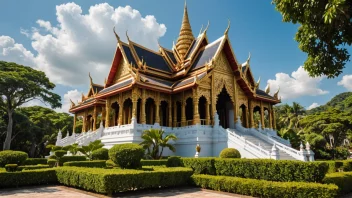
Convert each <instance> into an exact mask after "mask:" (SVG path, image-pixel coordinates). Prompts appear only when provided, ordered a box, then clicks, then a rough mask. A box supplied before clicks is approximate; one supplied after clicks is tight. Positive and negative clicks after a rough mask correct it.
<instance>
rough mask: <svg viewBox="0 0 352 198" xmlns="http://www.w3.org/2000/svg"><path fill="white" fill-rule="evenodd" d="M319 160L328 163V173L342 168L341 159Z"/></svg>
mask: <svg viewBox="0 0 352 198" xmlns="http://www.w3.org/2000/svg"><path fill="white" fill-rule="evenodd" d="M319 162H325V163H327V164H328V166H329V169H328V173H335V172H338V171H339V169H343V162H342V161H319Z"/></svg>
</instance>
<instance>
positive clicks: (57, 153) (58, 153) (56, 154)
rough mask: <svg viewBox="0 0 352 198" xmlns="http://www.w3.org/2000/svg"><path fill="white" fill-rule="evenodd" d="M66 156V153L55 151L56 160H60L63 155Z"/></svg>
mask: <svg viewBox="0 0 352 198" xmlns="http://www.w3.org/2000/svg"><path fill="white" fill-rule="evenodd" d="M66 154H67V151H64V150H58V151H55V156H56V157H57V158H59V159H60V158H61V157H63V156H64V155H66Z"/></svg>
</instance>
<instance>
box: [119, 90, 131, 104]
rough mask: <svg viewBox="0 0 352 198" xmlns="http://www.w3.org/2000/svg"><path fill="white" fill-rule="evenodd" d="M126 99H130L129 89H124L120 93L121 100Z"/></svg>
mask: <svg viewBox="0 0 352 198" xmlns="http://www.w3.org/2000/svg"><path fill="white" fill-rule="evenodd" d="M127 99H131V100H132V92H131V91H126V92H123V93H121V101H122V103H124V102H125V101H126V100H127Z"/></svg>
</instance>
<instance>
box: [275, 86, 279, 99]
mask: <svg viewBox="0 0 352 198" xmlns="http://www.w3.org/2000/svg"><path fill="white" fill-rule="evenodd" d="M279 91H280V86H279V89H278V90H277V91H276V93H274V98H275V99H276V100H279Z"/></svg>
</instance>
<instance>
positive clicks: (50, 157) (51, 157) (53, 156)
mask: <svg viewBox="0 0 352 198" xmlns="http://www.w3.org/2000/svg"><path fill="white" fill-rule="evenodd" d="M48 159H56V160H57V157H56V156H55V155H50V156H49V157H48Z"/></svg>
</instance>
